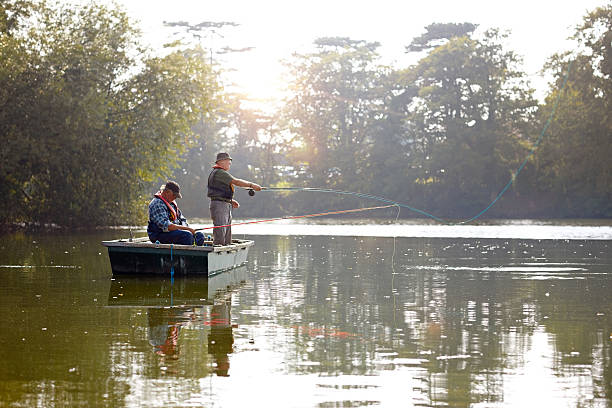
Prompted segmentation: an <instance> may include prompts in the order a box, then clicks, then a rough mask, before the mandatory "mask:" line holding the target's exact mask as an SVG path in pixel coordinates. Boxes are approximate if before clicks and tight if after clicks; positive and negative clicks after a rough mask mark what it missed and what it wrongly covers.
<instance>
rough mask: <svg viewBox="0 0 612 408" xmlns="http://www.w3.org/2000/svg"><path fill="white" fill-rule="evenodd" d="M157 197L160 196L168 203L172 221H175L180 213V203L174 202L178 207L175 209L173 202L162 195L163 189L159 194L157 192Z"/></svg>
mask: <svg viewBox="0 0 612 408" xmlns="http://www.w3.org/2000/svg"><path fill="white" fill-rule="evenodd" d="M155 197H156V198H159V199H160V200H162V201H163V202H164V204H166V207H168V210H170V221H175V220H177V219H178V213H179V209H178V205H176V203H175V202H174V201H173V202H172V204H174V206H175V207H176V209H174V207H173V206H172V204H170V203H169V202H168V201H167V200H166V199H165V198H164V197H163V196H162V195H161V191H160V192H158V193H157V194H155Z"/></svg>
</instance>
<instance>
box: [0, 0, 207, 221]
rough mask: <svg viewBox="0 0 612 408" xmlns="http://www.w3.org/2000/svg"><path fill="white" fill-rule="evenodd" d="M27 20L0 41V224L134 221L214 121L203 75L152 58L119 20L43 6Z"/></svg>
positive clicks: (199, 68)
mask: <svg viewBox="0 0 612 408" xmlns="http://www.w3.org/2000/svg"><path fill="white" fill-rule="evenodd" d="M21 3H23V2H21ZM3 4H4V3H3ZM8 4H9V5H10V4H16V3H15V2H14V3H8ZM28 4H29V3H28ZM3 7H4V6H3ZM2 10H3V11H4V12H5V14H7V13H6V8H3V9H2ZM9 14H10V13H9ZM1 15H3V13H0V16H1ZM11 15H12V14H11ZM23 15H30V17H29V19H28V20H22V27H21V28H19V29H14V30H13V31H12V32H10V35H9V33H7V32H6V31H4V32H2V33H1V34H0V35H2V38H0V47H1V52H0V59H1V64H0V89H1V91H0V138H1V139H0V159H1V160H2V163H3V167H2V169H1V170H0V181H1V182H0V186H1V187H0V193H2V195H3V197H5V200H3V202H2V204H0V217H1V218H2V219H1V220H0V221H3V222H15V221H27V222H41V223H46V222H56V223H59V224H64V225H78V224H82V223H85V224H87V225H91V224H115V223H126V222H136V221H139V222H140V221H142V218H139V216H142V215H143V208H144V205H143V204H144V201H145V198H144V197H142V193H143V191H144V190H145V187H146V186H147V185H148V183H151V182H152V181H153V180H156V179H157V178H159V177H160V176H162V175H163V174H165V173H167V171H168V169H169V168H170V167H171V166H172V165H173V164H174V163H175V162H176V160H177V157H178V156H179V155H180V154H181V152H182V151H184V146H185V143H186V141H187V140H189V139H190V138H191V135H192V132H191V125H192V124H194V123H195V122H196V121H197V119H198V118H200V116H201V115H203V114H205V113H206V112H207V111H208V110H210V109H211V105H212V104H213V100H214V99H213V95H214V92H215V89H216V84H215V81H214V77H213V76H212V75H211V73H210V69H209V67H208V65H207V64H205V63H204V61H202V59H201V58H197V57H194V56H193V55H189V54H188V53H184V52H178V51H177V52H173V53H170V54H168V55H166V56H164V57H151V56H148V52H147V50H145V49H143V47H142V46H141V45H140V43H139V33H138V31H137V30H135V29H134V28H133V26H132V25H131V23H130V21H129V19H128V18H127V16H126V14H125V13H124V12H123V11H121V10H119V9H117V8H109V7H106V6H103V5H97V4H95V3H90V4H88V5H85V6H79V7H74V6H61V5H58V6H54V7H50V6H47V4H46V3H44V2H41V3H35V4H34V3H31V6H30V9H28V10H27V11H26V12H23Z"/></svg>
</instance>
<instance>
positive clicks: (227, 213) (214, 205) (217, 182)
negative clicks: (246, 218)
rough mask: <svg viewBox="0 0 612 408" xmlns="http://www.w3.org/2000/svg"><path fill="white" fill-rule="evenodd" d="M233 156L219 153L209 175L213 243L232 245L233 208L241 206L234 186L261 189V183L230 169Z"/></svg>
mask: <svg viewBox="0 0 612 408" xmlns="http://www.w3.org/2000/svg"><path fill="white" fill-rule="evenodd" d="M231 165H232V158H231V157H230V155H229V154H228V153H225V152H222V153H219V154H217V160H216V161H215V165H214V166H213V168H212V171H211V172H210V174H209V175H208V198H210V218H212V221H213V225H214V226H215V227H217V226H218V227H219V228H214V229H213V245H230V244H231V243H232V227H231V224H232V208H238V207H240V204H238V201H236V200H234V186H238V187H245V188H251V189H253V190H255V191H261V186H260V185H259V184H255V183H252V182H250V181H246V180H241V179H238V178H235V177H234V176H232V175H231V174H230V173H229V172H228V171H229V169H230V167H231ZM222 225H223V227H221V226H222Z"/></svg>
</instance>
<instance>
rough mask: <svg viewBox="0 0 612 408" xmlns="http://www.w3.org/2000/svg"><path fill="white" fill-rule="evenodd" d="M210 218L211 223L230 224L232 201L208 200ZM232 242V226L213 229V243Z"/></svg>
mask: <svg viewBox="0 0 612 408" xmlns="http://www.w3.org/2000/svg"><path fill="white" fill-rule="evenodd" d="M210 218H212V221H213V225H214V226H219V225H230V224H231V223H232V203H228V202H226V201H218V200H211V201H210ZM231 243H232V227H231V226H228V227H222V228H214V229H213V245H229V244H231Z"/></svg>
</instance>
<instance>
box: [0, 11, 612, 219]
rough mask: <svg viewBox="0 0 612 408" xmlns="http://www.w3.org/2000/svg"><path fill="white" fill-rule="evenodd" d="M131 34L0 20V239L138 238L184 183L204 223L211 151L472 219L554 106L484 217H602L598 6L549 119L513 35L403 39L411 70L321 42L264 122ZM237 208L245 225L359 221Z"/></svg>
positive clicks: (603, 34)
mask: <svg viewBox="0 0 612 408" xmlns="http://www.w3.org/2000/svg"><path fill="white" fill-rule="evenodd" d="M134 27H135V26H134V25H133V23H132V22H130V21H129V19H128V18H127V17H126V15H125V14H124V13H123V12H122V11H121V10H120V9H117V8H107V7H105V6H101V5H96V4H94V3H92V4H89V5H87V6H83V7H70V8H68V7H61V6H56V7H50V6H47V5H44V4H43V3H37V2H28V1H18V0H13V1H8V2H4V3H3V4H2V6H0V36H1V37H0V50H1V51H0V61H1V63H0V137H1V138H2V140H1V143H0V145H1V146H0V156H1V159H2V170H1V171H0V193H1V194H2V196H3V198H4V200H2V204H0V222H2V223H11V222H38V223H47V222H56V223H59V224H62V225H78V224H80V223H83V222H86V223H87V224H88V225H91V224H94V225H108V224H128V223H143V222H144V219H143V214H144V209H145V207H146V203H147V202H148V200H149V199H150V195H151V194H152V193H153V192H154V190H155V187H158V184H157V183H159V182H160V180H164V179H166V178H173V179H176V180H177V181H178V182H179V183H180V184H181V186H182V191H184V193H183V195H184V198H183V199H182V201H181V203H180V204H182V208H183V211H184V212H185V213H186V214H187V215H189V216H192V217H193V216H202V217H205V216H207V206H208V203H207V201H206V199H205V184H206V177H207V175H208V171H209V168H210V165H211V163H212V161H213V160H214V155H215V154H216V152H217V151H219V150H221V149H223V150H227V151H229V152H230V153H231V155H232V157H234V163H233V167H232V173H233V174H235V175H236V176H238V177H240V178H245V179H249V180H256V181H258V182H259V183H260V184H262V185H265V186H295V187H302V186H304V187H323V188H332V189H340V190H347V191H357V192H361V193H368V194H374V195H378V196H384V197H386V198H388V199H391V200H395V201H398V202H402V203H406V204H408V205H411V206H413V207H417V208H421V209H424V210H426V211H428V212H431V213H434V214H436V215H438V216H441V217H452V218H467V217H470V216H473V215H474V214H476V213H477V212H478V211H480V210H481V209H483V208H484V207H486V206H487V205H488V203H489V202H490V201H491V200H492V199H493V198H494V197H495V196H496V195H497V194H498V193H499V191H500V190H501V189H502V188H503V186H504V185H505V184H506V183H507V182H508V180H510V179H511V178H512V177H513V174H514V173H515V172H516V170H517V168H518V167H519V166H520V165H521V163H522V162H523V160H524V159H525V158H526V157H528V155H529V152H530V151H531V149H533V148H534V147H535V146H534V144H535V143H536V142H537V140H538V138H539V136H540V134H541V132H542V131H543V130H544V129H545V126H546V124H547V120H548V118H549V116H550V114H551V112H552V110H553V108H554V105H555V101H556V100H557V99H558V100H559V103H558V107H557V109H556V112H555V116H554V120H553V121H552V122H551V124H550V126H548V127H547V128H546V130H545V133H544V137H543V139H542V142H541V144H540V145H539V146H538V148H537V150H536V153H535V154H534V155H532V156H530V159H529V161H528V162H527V164H526V166H525V167H524V169H523V171H522V173H521V175H520V176H519V177H518V178H516V179H515V180H514V182H513V184H512V186H511V187H510V189H509V190H508V191H507V193H506V194H505V195H504V197H503V198H502V200H500V201H499V202H498V203H497V204H496V205H495V206H494V207H493V208H492V209H491V210H490V211H489V212H488V213H487V215H488V216H493V217H542V218H546V217H548V218H550V217H610V216H612V166H610V164H609V161H610V160H609V157H610V156H611V155H612V115H610V112H612V103H611V102H612V78H611V76H612V46H611V42H612V6H607V7H603V8H598V9H596V10H593V11H591V12H590V13H588V14H587V15H586V16H585V17H584V19H583V23H582V24H581V25H580V26H578V27H576V29H575V33H574V37H573V39H574V40H575V43H576V44H577V47H576V48H575V49H572V50H567V52H565V53H560V54H555V55H552V56H551V57H550V59H549V61H548V63H547V64H546V65H545V66H544V67H543V70H544V72H545V73H546V74H548V75H549V76H550V77H551V78H553V79H552V81H551V83H550V86H549V91H548V94H547V95H546V97H545V99H544V101H543V102H539V101H538V100H537V99H536V98H535V97H534V89H533V87H532V85H531V84H530V82H529V79H528V77H527V75H526V74H525V72H524V71H523V69H522V65H521V58H520V55H518V54H517V53H516V52H514V51H512V50H508V49H507V48H506V46H505V45H504V44H505V38H506V37H507V35H508V34H507V33H503V32H501V31H499V30H497V29H494V28H492V29H488V30H484V31H482V30H478V29H477V26H476V25H474V24H470V23H462V24H454V23H449V24H439V23H433V24H431V25H428V26H427V27H424V29H423V34H422V35H421V36H419V37H417V38H414V39H407V40H406V52H407V53H413V54H414V55H415V56H417V57H418V58H415V60H417V61H418V62H417V63H415V64H414V65H411V66H407V67H390V66H386V65H384V64H382V63H381V62H380V61H381V59H380V56H379V54H378V48H379V47H380V44H378V43H373V42H367V41H360V40H355V39H351V38H338V37H334V38H319V39H317V40H316V41H315V43H314V47H313V50H312V52H309V53H303V54H295V55H294V56H293V57H292V58H291V59H290V60H289V61H287V68H288V72H289V73H290V75H289V77H290V79H291V80H290V83H289V84H288V85H287V86H288V89H289V91H290V92H288V95H289V97H288V98H287V100H286V101H285V103H284V104H283V105H282V107H281V108H279V109H278V110H277V111H275V112H273V113H270V112H260V111H257V110H255V109H248V108H246V107H245V105H244V104H241V101H242V99H243V97H242V96H240V95H234V94H231V93H229V92H227V91H223V90H222V86H221V84H220V80H219V77H218V76H217V75H216V74H215V72H216V70H214V69H213V68H212V66H211V65H210V62H209V61H208V59H207V58H206V55H207V53H206V52H205V50H204V49H202V48H200V47H199V46H195V47H193V46H191V47H187V46H185V45H181V44H174V45H173V46H171V47H169V48H168V49H167V50H166V52H164V53H163V56H159V54H155V53H153V51H152V50H147V49H145V48H144V47H143V45H142V39H141V38H140V37H139V34H138V32H137V30H136V29H135V28H134ZM202 46H206V44H203V45H202ZM570 63H571V66H570V65H569V64H570ZM568 67H569V71H568ZM568 72H569V75H568V80H567V85H566V86H565V87H564V88H563V87H562V83H563V81H564V79H565V76H566V74H567V73H568ZM559 92H561V93H562V94H561V95H557V94H558V93H559ZM557 96H560V98H557ZM244 197H245V200H246V195H245V196H244ZM239 198H240V197H239ZM249 200H250V201H248V205H245V206H243V207H241V209H240V210H239V211H240V216H269V215H275V216H281V215H285V214H294V213H307V212H314V211H316V210H326V209H329V208H338V207H342V208H349V207H351V205H356V204H358V203H357V202H355V201H351V200H349V199H347V198H346V197H345V196H343V197H335V196H333V195H324V196H321V195H320V194H318V195H317V194H312V193H311V194H304V193H294V194H291V195H283V196H280V195H274V194H272V193H260V194H257V195H256V197H255V199H249ZM361 203H363V202H361ZM367 204H371V203H367ZM403 215H404V216H409V215H412V214H407V213H405V212H403Z"/></svg>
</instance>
